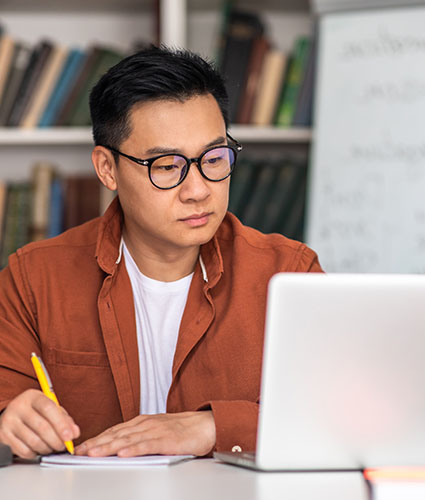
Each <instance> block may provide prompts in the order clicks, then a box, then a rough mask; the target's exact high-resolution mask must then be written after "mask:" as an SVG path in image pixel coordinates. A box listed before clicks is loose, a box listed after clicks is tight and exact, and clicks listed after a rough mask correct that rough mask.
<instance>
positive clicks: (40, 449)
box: [15, 425, 64, 458]
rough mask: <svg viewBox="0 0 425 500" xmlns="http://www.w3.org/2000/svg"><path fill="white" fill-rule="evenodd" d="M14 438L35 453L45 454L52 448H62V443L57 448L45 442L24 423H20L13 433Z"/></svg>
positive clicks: (50, 451)
mask: <svg viewBox="0 0 425 500" xmlns="http://www.w3.org/2000/svg"><path fill="white" fill-rule="evenodd" d="M15 438H16V439H17V440H18V441H20V442H21V443H23V444H24V445H25V446H26V447H27V448H28V449H29V450H31V452H32V453H33V454H35V455H47V454H49V453H52V451H53V450H56V451H60V450H62V449H63V448H64V444H63V443H62V447H59V449H56V448H52V447H51V446H50V445H49V444H48V443H46V441H45V440H44V439H43V437H42V435H40V434H37V433H36V432H34V431H33V430H32V429H31V428H30V427H27V426H26V425H20V426H19V427H18V429H17V431H16V433H15ZM59 443H60V441H59ZM31 458H33V457H31Z"/></svg>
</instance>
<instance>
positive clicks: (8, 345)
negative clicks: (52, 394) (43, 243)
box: [0, 255, 40, 411]
mask: <svg viewBox="0 0 425 500" xmlns="http://www.w3.org/2000/svg"><path fill="white" fill-rule="evenodd" d="M9 262H10V264H9V266H7V267H6V268H5V269H3V270H2V271H1V272H0V381H1V383H0V411H1V410H3V409H4V408H5V407H6V406H7V405H8V403H9V401H11V400H12V399H13V398H15V397H16V396H17V395H19V394H20V393H21V392H23V391H25V390H26V389H30V388H38V384H37V380H36V377H35V374H34V372H33V368H32V364H31V353H32V352H36V353H40V345H39V341H38V336H37V334H36V328H35V323H36V321H35V315H34V314H33V312H32V310H31V306H30V299H29V295H28V293H26V286H25V282H24V280H23V278H22V273H21V270H20V267H19V265H20V264H19V262H18V258H17V257H16V255H12V256H11V257H10V259H9Z"/></svg>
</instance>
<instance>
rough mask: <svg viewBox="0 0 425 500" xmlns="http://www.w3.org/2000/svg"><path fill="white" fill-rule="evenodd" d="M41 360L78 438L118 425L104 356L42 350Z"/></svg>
mask: <svg viewBox="0 0 425 500" xmlns="http://www.w3.org/2000/svg"><path fill="white" fill-rule="evenodd" d="M42 356H43V360H44V362H45V364H46V367H47V370H48V372H49V375H50V378H51V380H52V384H53V388H54V390H55V393H56V395H57V397H58V400H59V402H60V404H61V406H63V407H64V408H65V409H66V411H67V412H68V413H69V414H70V415H71V416H72V417H73V418H74V420H75V422H76V423H77V424H78V425H79V426H80V428H81V431H82V437H84V438H85V437H89V436H92V435H95V434H97V433H98V432H102V431H103V430H104V429H105V428H107V427H109V426H111V425H114V424H115V423H117V422H120V421H122V416H121V411H120V405H119V401H118V396H117V391H116V388H115V384H114V380H113V376H112V371H111V368H110V365H109V360H108V357H107V355H106V353H105V352H103V353H102V352H81V351H68V350H60V349H55V348H47V349H46V348H45V349H44V350H43V352H42Z"/></svg>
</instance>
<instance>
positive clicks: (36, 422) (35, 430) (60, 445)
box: [16, 411, 65, 454]
mask: <svg viewBox="0 0 425 500" xmlns="http://www.w3.org/2000/svg"><path fill="white" fill-rule="evenodd" d="M23 424H24V425H23V426H20V427H19V431H18V432H17V433H16V434H17V435H18V436H19V437H20V438H21V439H22V440H24V436H26V437H28V438H29V439H31V441H32V440H33V439H32V436H31V434H34V435H36V436H38V438H39V440H40V441H42V442H44V443H45V444H46V445H47V447H48V448H49V450H48V451H46V450H45V448H46V447H43V446H40V444H39V443H38V444H37V448H35V447H34V446H33V445H32V444H30V447H31V449H33V450H34V451H38V452H39V453H41V454H46V453H51V452H52V451H53V450H55V451H62V450H63V449H64V447H65V445H64V441H65V439H63V438H62V437H61V436H60V435H59V434H58V433H57V431H56V430H55V429H54V427H53V426H52V424H51V423H50V421H49V420H47V419H46V418H45V417H44V416H42V415H41V414H39V413H37V412H36V411H33V412H32V413H31V414H29V415H28V416H27V417H26V418H25V419H24V420H23ZM28 431H31V434H30V433H29V432H28ZM25 442H28V441H26V440H25Z"/></svg>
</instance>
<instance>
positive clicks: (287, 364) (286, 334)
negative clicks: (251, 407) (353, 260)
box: [256, 273, 425, 470]
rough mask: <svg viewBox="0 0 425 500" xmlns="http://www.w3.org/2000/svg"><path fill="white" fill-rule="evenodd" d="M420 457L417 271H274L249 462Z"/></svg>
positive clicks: (422, 295) (322, 465)
mask: <svg viewBox="0 0 425 500" xmlns="http://www.w3.org/2000/svg"><path fill="white" fill-rule="evenodd" d="M424 464H425V276H420V275H373V274H368V275H354V274H349V275H344V274H340V275H337V274H328V275H326V274H313V273H311V274H302V273H294V274H292V273H282V274H278V275H276V276H274V277H273V278H272V279H271V281H270V284H269V291H268V306H267V314H266V336H265V346H264V360H263V375H262V387H261V406H260V416H259V426H258V436H257V454H256V465H257V467H259V468H261V469H266V470H267V469H270V470H276V469H350V468H354V469H357V468H363V467H375V466H386V465H424Z"/></svg>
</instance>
